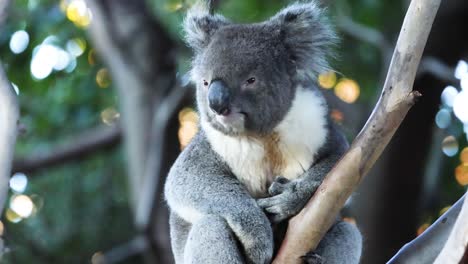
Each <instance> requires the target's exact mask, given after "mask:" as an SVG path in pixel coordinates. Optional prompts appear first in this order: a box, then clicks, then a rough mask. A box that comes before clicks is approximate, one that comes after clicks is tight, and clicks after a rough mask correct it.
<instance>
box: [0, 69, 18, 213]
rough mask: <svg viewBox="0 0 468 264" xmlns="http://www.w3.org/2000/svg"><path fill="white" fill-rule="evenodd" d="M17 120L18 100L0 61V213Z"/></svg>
mask: <svg viewBox="0 0 468 264" xmlns="http://www.w3.org/2000/svg"><path fill="white" fill-rule="evenodd" d="M18 119H19V105H18V100H17V98H16V94H15V92H14V90H13V87H12V86H11V83H10V81H9V80H8V79H7V76H6V74H5V72H4V70H3V66H2V63H1V61H0V146H1V148H0V212H2V211H3V206H4V205H5V201H6V197H7V194H8V182H9V180H10V175H11V166H12V162H13V153H14V151H15V143H16V133H17V124H18Z"/></svg>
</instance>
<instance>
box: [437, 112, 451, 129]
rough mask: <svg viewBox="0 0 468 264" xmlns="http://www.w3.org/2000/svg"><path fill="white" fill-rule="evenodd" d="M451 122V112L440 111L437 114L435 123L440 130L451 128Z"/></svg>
mask: <svg viewBox="0 0 468 264" xmlns="http://www.w3.org/2000/svg"><path fill="white" fill-rule="evenodd" d="M451 121H452V114H451V113H450V111H449V110H447V109H440V110H439V112H437V115H436V118H435V122H436V125H437V126H438V127H439V128H447V127H449V126H450V123H451Z"/></svg>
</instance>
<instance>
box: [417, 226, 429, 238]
mask: <svg viewBox="0 0 468 264" xmlns="http://www.w3.org/2000/svg"><path fill="white" fill-rule="evenodd" d="M429 226H431V225H430V224H429V223H424V224H422V225H421V226H420V227H419V228H418V230H417V231H416V235H418V236H419V235H421V234H422V233H423V232H424V231H426V229H427V228H428V227H429Z"/></svg>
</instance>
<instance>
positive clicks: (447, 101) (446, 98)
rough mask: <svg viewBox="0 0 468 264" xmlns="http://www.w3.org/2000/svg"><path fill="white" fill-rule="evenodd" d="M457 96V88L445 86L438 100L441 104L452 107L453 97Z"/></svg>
mask: <svg viewBox="0 0 468 264" xmlns="http://www.w3.org/2000/svg"><path fill="white" fill-rule="evenodd" d="M457 94H458V90H457V88H455V87H453V86H447V87H445V89H444V90H443V91H442V94H441V96H440V99H441V100H442V103H443V104H444V105H446V106H449V107H452V106H453V101H455V97H456V96H457Z"/></svg>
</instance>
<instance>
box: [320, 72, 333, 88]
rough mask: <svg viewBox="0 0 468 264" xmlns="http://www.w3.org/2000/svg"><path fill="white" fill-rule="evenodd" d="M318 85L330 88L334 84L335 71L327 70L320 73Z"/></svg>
mask: <svg viewBox="0 0 468 264" xmlns="http://www.w3.org/2000/svg"><path fill="white" fill-rule="evenodd" d="M318 83H319V85H320V86H321V87H322V88H324V89H331V88H333V87H334V86H335V84H336V73H335V72H334V71H328V72H325V73H322V74H320V75H319V77H318Z"/></svg>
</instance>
